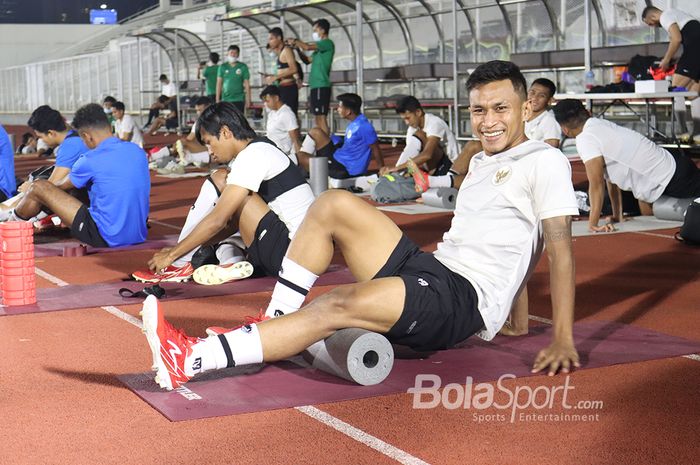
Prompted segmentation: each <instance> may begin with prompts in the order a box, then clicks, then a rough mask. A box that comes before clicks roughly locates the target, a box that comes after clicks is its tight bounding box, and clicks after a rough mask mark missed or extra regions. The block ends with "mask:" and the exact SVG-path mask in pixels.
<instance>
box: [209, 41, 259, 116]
mask: <svg viewBox="0 0 700 465" xmlns="http://www.w3.org/2000/svg"><path fill="white" fill-rule="evenodd" d="M240 55H241V49H240V48H239V47H238V45H231V46H230V47H229V48H228V54H227V55H226V63H224V64H222V65H221V66H219V74H218V77H217V79H216V101H217V102H231V103H233V104H234V105H235V106H236V108H238V109H239V110H240V111H242V112H244V111H245V110H246V109H247V108H248V107H250V101H251V98H250V96H251V92H250V71H249V70H248V65H246V64H245V63H241V62H239V61H238V58H239V57H240Z"/></svg>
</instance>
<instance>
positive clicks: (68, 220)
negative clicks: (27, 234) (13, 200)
mask: <svg viewBox="0 0 700 465" xmlns="http://www.w3.org/2000/svg"><path fill="white" fill-rule="evenodd" d="M82 206H83V203H82V202H80V201H79V200H78V199H76V198H75V197H73V196H72V195H70V194H68V193H66V192H65V191H63V190H61V189H59V188H58V187H56V186H55V185H53V184H52V183H51V182H49V181H47V180H46V179H38V180H36V181H34V182H33V183H32V185H31V187H30V188H29V190H28V191H27V192H26V194H25V196H24V197H23V198H22V200H21V201H20V203H19V205H17V208H15V215H17V216H18V217H20V218H32V217H33V216H35V215H37V214H38V213H39V212H40V211H41V210H42V208H44V207H46V208H47V209H49V210H51V211H53V212H54V214H56V215H58V217H59V218H60V219H61V221H62V222H63V224H65V225H66V226H68V227H70V226H71V225H72V224H73V220H74V219H75V214H76V213H78V210H79V209H80V207H82Z"/></svg>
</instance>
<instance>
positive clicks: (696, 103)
mask: <svg viewBox="0 0 700 465" xmlns="http://www.w3.org/2000/svg"><path fill="white" fill-rule="evenodd" d="M690 116H692V118H693V134H694V135H700V97H698V98H696V99H695V100H693V101H691V102H690Z"/></svg>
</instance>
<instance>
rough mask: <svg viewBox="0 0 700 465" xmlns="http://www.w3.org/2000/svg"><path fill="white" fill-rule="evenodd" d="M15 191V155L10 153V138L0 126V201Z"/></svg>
mask: <svg viewBox="0 0 700 465" xmlns="http://www.w3.org/2000/svg"><path fill="white" fill-rule="evenodd" d="M16 190H17V181H15V154H14V152H13V151H12V143H10V136H8V135H7V131H5V128H4V127H3V126H2V125H1V124H0V201H4V200H6V199H7V198H8V197H12V196H13V195H14V194H15V191H16ZM2 197H4V198H2Z"/></svg>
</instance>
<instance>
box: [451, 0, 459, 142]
mask: <svg viewBox="0 0 700 465" xmlns="http://www.w3.org/2000/svg"><path fill="white" fill-rule="evenodd" d="M457 40H458V32H457V0H452V79H453V83H452V87H453V89H452V92H453V94H454V95H453V99H454V103H453V105H454V120H453V121H454V126H453V127H452V132H454V133H455V136H456V137H459V69H458V66H457V60H458V59H459V53H458V49H457V43H458V42H457Z"/></svg>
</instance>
